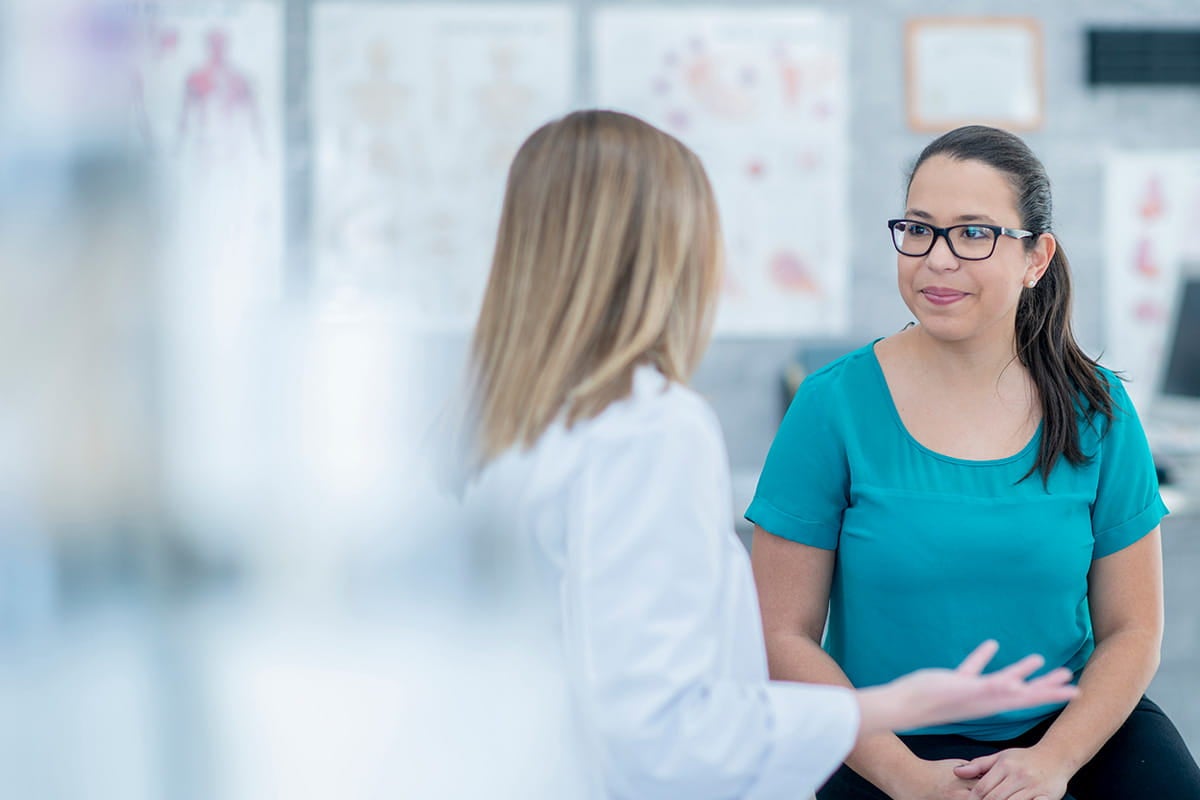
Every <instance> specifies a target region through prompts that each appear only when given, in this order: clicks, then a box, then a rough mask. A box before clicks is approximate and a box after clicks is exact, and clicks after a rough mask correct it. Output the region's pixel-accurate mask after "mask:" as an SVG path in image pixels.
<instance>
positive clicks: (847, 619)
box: [746, 126, 1200, 800]
mask: <svg viewBox="0 0 1200 800" xmlns="http://www.w3.org/2000/svg"><path fill="white" fill-rule="evenodd" d="M1050 205H1051V203H1050V187H1049V181H1048V179H1047V177H1046V173H1045V170H1044V168H1043V167H1042V165H1041V163H1040V162H1039V161H1038V160H1037V158H1036V157H1035V156H1034V155H1033V154H1032V153H1031V152H1030V151H1029V149H1028V148H1027V147H1026V146H1025V144H1024V143H1023V142H1021V140H1020V139H1018V138H1017V137H1015V136H1013V135H1011V134H1008V133H1006V132H1003V131H999V130H996V129H993V128H986V127H982V126H970V127H966V128H960V129H958V130H955V131H951V132H950V133H948V134H945V135H944V136H942V137H940V138H939V139H937V140H935V141H934V142H933V143H931V144H930V145H929V146H928V147H927V148H926V149H925V150H924V152H922V154H921V156H920V157H919V158H918V160H917V163H916V166H915V167H914V170H913V173H912V175H911V177H910V179H909V186H908V194H907V207H906V209H905V211H904V213H903V215H902V218H900V219H896V220H891V221H889V223H888V226H889V228H890V229H891V232H892V236H893V242H894V244H895V246H896V250H897V252H898V254H899V255H898V259H897V263H898V283H899V288H900V293H901V296H902V297H903V299H904V301H905V303H906V304H907V306H908V307H909V309H910V310H911V311H912V313H913V315H914V316H915V317H916V318H917V320H918V324H917V325H915V326H911V327H909V328H907V329H906V330H904V331H902V332H900V333H898V334H896V335H894V336H891V337H888V338H886V339H881V340H878V341H876V342H874V343H872V344H871V345H869V346H867V347H864V348H862V349H860V350H858V351H856V352H853V353H851V354H849V355H848V356H846V357H844V358H842V359H840V360H838V361H836V362H834V363H833V364H830V365H829V366H827V367H825V368H823V369H821V370H819V371H818V372H816V373H814V374H812V375H810V376H809V377H808V378H807V379H806V380H805V381H804V382H803V383H802V384H801V386H800V389H799V390H798V392H797V394H796V397H795V399H794V400H793V402H792V405H791V407H790V408H789V410H788V413H787V415H786V417H785V418H784V421H783V424H782V426H781V427H780V429H779V432H778V434H777V436H776V438H775V441H774V443H773V445H772V447H771V451H770V453H769V455H768V457H767V462H766V465H765V467H764V469H763V473H762V476H761V478H760V480H759V484H758V489H757V491H756V493H755V497H754V500H753V502H752V503H751V504H750V507H749V509H748V510H747V512H746V517H747V518H748V519H749V520H751V521H752V522H754V523H755V525H756V530H755V536H754V545H753V555H752V560H753V564H754V571H755V576H756V580H757V583H758V587H759V597H760V602H761V605H762V614H763V622H764V628H765V631H766V641H767V649H768V655H769V662H770V669H771V673H772V677H775V678H783V679H790V680H803V681H809V682H824V683H830V684H840V685H853V686H864V685H871V684H876V683H881V682H884V681H888V680H891V679H893V678H895V677H896V676H898V675H901V674H903V673H905V672H909V671H911V670H912V669H914V668H916V667H918V666H921V665H924V664H929V663H933V664H939V665H951V664H954V663H957V662H958V661H960V660H961V659H962V657H963V655H964V654H965V653H966V652H968V651H969V650H970V649H971V647H972V646H973V644H974V639H975V638H977V632H978V631H980V630H983V631H985V632H987V633H988V635H991V636H993V637H994V638H996V639H998V640H999V641H1000V642H1001V645H1002V648H1003V649H1002V651H1001V656H1003V654H1004V653H1008V654H1009V657H1010V658H1012V659H1015V658H1016V657H1018V656H1020V655H1022V654H1024V653H1027V652H1039V653H1041V654H1042V655H1044V656H1045V657H1046V668H1047V669H1050V668H1053V667H1060V666H1065V667H1068V668H1070V669H1071V670H1073V671H1074V672H1075V673H1076V675H1077V676H1078V680H1079V687H1080V690H1081V691H1080V695H1079V697H1078V698H1077V699H1076V700H1074V701H1072V702H1071V703H1070V705H1068V706H1067V707H1066V708H1061V707H1053V706H1052V707H1041V708H1035V709H1027V710H1024V711H1019V712H1011V713H1007V714H1001V715H997V716H993V717H988V718H986V719H980V720H975V721H972V722H967V723H959V724H955V725H944V726H938V727H935V728H924V729H919V730H914V731H909V732H907V733H905V734H904V735H902V736H899V737H897V736H896V735H893V734H887V735H881V736H875V737H873V738H869V739H865V740H863V741H862V742H861V743H860V745H859V746H858V748H857V749H856V750H855V751H854V752H853V753H852V754H851V756H850V757H849V758H848V759H847V762H846V764H847V765H846V766H845V767H843V768H842V769H841V770H840V771H839V772H838V773H837V774H835V775H834V777H833V778H832V779H831V780H830V782H829V783H828V784H826V786H825V787H824V788H823V789H822V790H821V792H819V793H818V797H819V798H820V799H821V800H840V799H841V798H877V799H878V798H888V797H891V798H894V800H907V798H929V797H937V798H940V797H961V798H967V797H971V798H987V800H1035V799H1036V798H1043V797H1044V798H1047V800H1060V798H1063V797H1064V796H1069V797H1073V798H1075V800H1107V799H1108V798H1130V797H1154V798H1158V799H1160V800H1171V799H1172V798H1200V769H1198V768H1197V766H1196V764H1195V762H1194V761H1193V760H1192V758H1191V756H1190V755H1189V754H1188V751H1187V748H1186V746H1185V745H1184V744H1183V742H1182V740H1181V738H1180V737H1179V734H1178V732H1177V731H1176V730H1175V728H1174V726H1173V725H1172V724H1171V723H1170V721H1169V720H1168V719H1167V718H1166V717H1165V716H1164V715H1163V714H1162V712H1161V711H1160V710H1159V709H1158V708H1157V706H1155V705H1154V704H1153V703H1151V702H1150V701H1149V700H1146V699H1145V698H1144V697H1143V692H1144V691H1145V689H1146V687H1147V686H1148V685H1149V683H1150V680H1151V678H1152V677H1153V675H1154V671H1155V669H1156V667H1157V664H1158V651H1159V644H1160V641H1161V634H1162V570H1161V545H1160V538H1159V521H1160V520H1161V519H1162V517H1163V516H1165V515H1166V513H1167V509H1166V507H1165V506H1164V505H1163V502H1162V500H1161V498H1160V497H1159V494H1158V483H1157V480H1156V477H1155V471H1154V464H1153V461H1152V460H1151V457H1150V453H1149V448H1148V446H1147V444H1146V439H1145V435H1144V434H1143V432H1142V428H1141V425H1140V423H1139V422H1138V418H1137V414H1136V412H1135V411H1134V408H1133V406H1132V404H1131V403H1130V400H1129V397H1128V395H1127V394H1126V393H1125V390H1124V388H1123V387H1122V385H1121V382H1120V380H1119V379H1118V378H1116V377H1115V376H1114V375H1113V374H1112V373H1111V372H1109V371H1107V370H1105V369H1103V368H1102V367H1100V366H1099V365H1098V364H1097V363H1096V362H1094V361H1093V360H1091V359H1090V358H1088V356H1086V355H1085V354H1084V353H1083V352H1082V350H1081V349H1080V348H1079V346H1078V345H1077V344H1076V342H1075V341H1074V338H1073V336H1072V333H1071V329H1070V275H1069V271H1068V265H1067V260H1066V257H1065V255H1064V254H1063V251H1062V248H1061V247H1060V246H1059V244H1058V242H1057V240H1056V238H1055V236H1054V235H1053V234H1052V233H1051V232H1050V231H1051V208H1050ZM827 614H828V616H827ZM822 642H823V644H824V648H823V649H822V647H821V643H822ZM1002 660H1003V659H1002ZM1068 792H1069V794H1068Z"/></svg>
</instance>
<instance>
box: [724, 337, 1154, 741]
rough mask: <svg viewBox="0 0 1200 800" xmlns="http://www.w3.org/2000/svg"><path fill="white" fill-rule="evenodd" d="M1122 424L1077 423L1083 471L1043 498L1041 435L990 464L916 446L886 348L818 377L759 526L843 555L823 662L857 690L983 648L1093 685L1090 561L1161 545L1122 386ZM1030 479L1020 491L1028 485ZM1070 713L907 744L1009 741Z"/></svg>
mask: <svg viewBox="0 0 1200 800" xmlns="http://www.w3.org/2000/svg"><path fill="white" fill-rule="evenodd" d="M1102 372H1103V375H1104V377H1105V378H1106V380H1107V381H1108V385H1109V388H1110V391H1111V393H1112V398H1113V405H1114V411H1115V418H1114V419H1113V420H1112V422H1111V423H1109V422H1108V421H1107V420H1105V419H1104V418H1103V417H1099V418H1097V419H1096V420H1095V421H1094V423H1093V422H1089V421H1087V420H1086V419H1084V418H1083V416H1082V415H1081V417H1080V423H1079V432H1080V437H1081V438H1080V444H1081V446H1082V448H1083V452H1084V453H1086V454H1088V455H1089V456H1091V458H1090V461H1088V462H1087V463H1085V464H1082V465H1078V466H1076V465H1072V464H1070V463H1068V462H1067V461H1066V459H1064V458H1060V459H1059V460H1058V462H1057V463H1056V464H1055V466H1054V469H1053V470H1052V471H1051V473H1050V476H1049V480H1048V481H1047V482H1046V483H1045V484H1043V482H1042V478H1041V474H1040V473H1035V474H1033V475H1031V476H1029V477H1028V478H1025V477H1024V476H1025V475H1026V473H1028V472H1029V471H1030V468H1031V467H1032V466H1033V463H1034V459H1035V458H1036V456H1037V450H1038V446H1039V443H1040V441H1041V431H1040V429H1039V431H1038V432H1037V433H1036V434H1035V435H1034V437H1033V439H1032V440H1031V441H1030V442H1029V443H1028V444H1027V445H1026V446H1025V448H1024V449H1022V450H1021V452H1019V453H1017V454H1015V455H1013V456H1010V457H1008V458H1003V459H997V460H992V461H968V460H964V459H959V458H952V457H949V456H946V455H943V454H940V453H936V452H934V451H932V450H930V449H928V448H926V447H924V446H922V445H921V444H920V443H919V442H917V441H916V440H915V439H914V438H913V437H912V436H910V435H909V433H908V431H907V429H906V428H905V427H904V424H903V423H902V421H901V419H900V415H899V412H898V411H897V410H896V407H895V404H894V403H893V402H892V398H891V393H890V392H889V390H888V387H887V382H886V380H885V379H884V375H883V370H882V368H881V367H880V365H879V361H878V359H877V358H876V356H875V351H874V345H869V346H867V347H864V348H862V349H859V350H856V351H855V352H853V353H850V354H849V355H847V356H845V357H843V358H841V359H839V360H837V361H835V362H833V363H832V364H829V365H828V366H826V367H824V368H822V369H821V370H818V371H817V372H814V373H813V374H812V375H810V376H808V377H807V378H806V379H805V380H804V382H803V383H802V384H801V385H800V388H799V390H798V391H797V393H796V396H795V398H794V399H793V401H792V403H791V406H790V407H789V409H788V411H787V414H786V415H785V417H784V420H783V423H782V424H781V426H780V428H779V431H778V433H777V434H776V436H775V440H774V442H773V443H772V445H771V449H770V452H769V453H768V455H767V460H766V464H765V466H764V467H763V471H762V475H761V476H760V478H759V482H758V488H757V490H756V492H755V496H754V499H753V501H752V502H751V504H750V507H749V508H748V509H747V511H746V518H747V519H748V520H750V521H751V522H753V523H755V524H756V525H759V526H761V527H762V528H763V529H764V530H766V531H768V532H770V533H772V534H774V535H776V536H781V537H784V538H786V539H791V540H793V541H796V542H802V543H804V544H808V545H812V546H814V547H820V548H823V549H828V550H836V551H837V563H836V567H835V571H834V576H833V585H832V587H831V590H830V609H829V612H830V613H829V621H828V625H827V628H826V636H825V642H824V647H825V649H826V650H827V651H828V652H829V654H830V655H831V656H832V657H833V658H834V659H835V660H836V661H837V663H838V664H839V665H840V666H841V668H842V669H843V670H844V671H845V672H846V674H847V676H848V677H849V678H850V680H851V682H852V683H853V684H854V685H855V686H870V685H875V684H880V683H884V682H887V681H890V680H893V679H895V678H897V677H899V676H901V675H903V674H905V673H907V672H911V671H912V670H915V669H920V668H922V667H953V666H956V665H957V664H958V663H959V662H960V661H962V659H963V658H964V657H965V656H966V655H967V654H968V653H969V652H970V651H971V650H972V649H973V648H974V647H975V646H976V645H978V644H979V642H980V641H981V640H982V639H984V638H994V639H996V640H997V641H999V643H1000V652H999V654H998V655H997V657H996V659H995V660H994V661H993V663H992V665H991V667H990V668H991V669H999V668H1001V667H1003V666H1005V665H1007V664H1010V663H1012V662H1013V661H1016V660H1017V659H1018V658H1020V657H1022V656H1024V655H1026V654H1028V653H1040V654H1041V655H1043V656H1045V658H1046V666H1045V667H1044V668H1043V672H1044V671H1048V670H1050V669H1053V668H1055V667H1064V666H1065V667H1067V668H1068V669H1071V670H1072V671H1074V672H1075V673H1076V675H1078V674H1079V672H1080V671H1081V670H1082V668H1083V665H1084V664H1085V663H1086V661H1087V659H1088V657H1089V656H1090V655H1091V653H1092V650H1093V648H1094V639H1093V635H1092V625H1091V617H1090V614H1089V611H1088V596H1087V591H1088V586H1087V574H1088V569H1089V567H1090V566H1091V562H1092V561H1093V560H1094V559H1097V558H1103V557H1104V556H1107V555H1110V554H1112V553H1115V552H1117V551H1118V550H1121V549H1122V548H1124V547H1127V546H1128V545H1130V544H1132V543H1133V542H1135V541H1137V540H1138V539H1140V538H1142V537H1143V536H1145V535H1146V534H1147V533H1149V532H1150V531H1152V530H1153V529H1154V528H1155V526H1157V525H1158V523H1159V521H1160V520H1161V519H1162V517H1163V516H1165V515H1166V514H1167V508H1166V506H1165V505H1164V504H1163V502H1162V499H1161V498H1160V496H1159V492H1158V479H1157V475H1156V473H1155V469H1154V462H1153V459H1152V458H1151V455H1150V449H1149V446H1148V445H1147V442H1146V437H1145V434H1144V432H1143V430H1142V427H1141V424H1140V422H1139V421H1138V418H1137V414H1136V412H1135V411H1134V408H1133V405H1132V403H1131V402H1130V400H1129V396H1128V395H1127V394H1126V392H1125V390H1124V388H1123V386H1122V385H1121V382H1120V380H1119V379H1117V378H1116V377H1115V376H1114V375H1113V374H1112V373H1111V372H1108V371H1107V370H1104V371H1102ZM1023 478H1024V479H1023ZM1056 708H1058V706H1042V707H1039V708H1033V709H1025V710H1021V711H1013V712H1008V713H1004V714H998V715H995V716H993V717H988V718H986V719H980V720H974V721H970V722H964V723H957V724H952V725H941V726H937V727H932V728H923V729H920V730H916V731H910V733H957V734H962V735H964V736H970V737H973V738H976V739H988V740H999V739H1008V738H1012V737H1015V736H1018V735H1019V734H1021V733H1024V732H1025V731H1026V730H1028V729H1029V728H1032V727H1033V726H1034V725H1036V724H1037V723H1038V722H1039V721H1041V720H1042V719H1044V718H1045V717H1046V716H1048V715H1049V714H1050V713H1051V712H1053V711H1054V710H1056Z"/></svg>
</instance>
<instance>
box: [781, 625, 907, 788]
mask: <svg viewBox="0 0 1200 800" xmlns="http://www.w3.org/2000/svg"><path fill="white" fill-rule="evenodd" d="M768 641H769V647H768V648H767V653H768V662H769V665H770V671H771V677H772V678H773V679H775V680H788V681H800V682H804V683H821V684H827V685H831V686H847V687H850V688H854V686H853V684H851V682H850V679H849V678H848V677H846V673H845V672H843V671H842V668H841V667H839V666H838V664H837V662H836V661H834V660H833V658H832V657H831V656H830V655H829V654H828V653H826V652H825V651H824V650H822V649H821V647H820V646H819V645H817V643H816V642H814V641H813V640H812V639H810V638H809V637H807V636H804V635H803V634H794V633H777V634H774V635H768ZM868 691H870V690H868ZM871 703H872V700H871V699H865V702H864V698H862V696H861V695H860V701H859V707H860V709H861V711H862V714H861V717H862V727H861V729H860V732H859V736H858V741H857V743H856V744H855V747H854V750H853V751H852V752H851V753H850V755H849V756H847V757H846V764H847V765H849V766H850V768H851V769H853V770H854V771H855V772H857V773H858V774H859V775H861V776H863V777H864V778H866V779H867V780H868V781H870V782H871V783H873V784H874V785H876V786H877V787H879V788H880V789H882V790H883V791H885V792H888V793H889V794H891V793H892V792H891V791H890V786H889V779H891V778H894V777H895V776H897V775H900V774H902V773H904V772H905V769H906V767H907V766H908V765H911V764H912V763H913V762H915V761H916V760H917V759H916V756H914V755H913V754H912V751H911V750H909V749H908V747H906V746H905V744H904V743H903V742H901V741H900V739H899V738H898V737H897V736H896V735H895V734H894V733H891V732H889V731H880V730H878V729H877V728H876V726H875V724H873V717H874V716H875V714H874V709H873V708H872V706H871Z"/></svg>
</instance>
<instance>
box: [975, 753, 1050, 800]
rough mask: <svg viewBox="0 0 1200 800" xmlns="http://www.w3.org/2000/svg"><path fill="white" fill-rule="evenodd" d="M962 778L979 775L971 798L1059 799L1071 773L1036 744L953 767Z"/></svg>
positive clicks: (976, 799)
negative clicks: (1065, 770)
mask: <svg viewBox="0 0 1200 800" xmlns="http://www.w3.org/2000/svg"><path fill="white" fill-rule="evenodd" d="M954 774H955V775H957V776H958V777H960V778H963V779H965V780H970V779H972V778H978V779H979V781H978V782H977V783H976V784H975V788H974V789H972V790H971V800H1062V797H1063V795H1065V794H1066V793H1067V781H1069V780H1070V779H1071V776H1070V774H1067V773H1065V772H1064V770H1063V768H1062V766H1061V763H1060V762H1059V761H1058V760H1057V759H1054V758H1050V757H1049V756H1047V755H1045V754H1044V753H1042V751H1040V750H1038V749H1037V748H1036V747H1030V748H1013V749H1011V750H1001V751H1000V752H999V753H994V754H992V755H990V756H980V757H979V758H976V759H974V760H972V761H968V762H967V763H966V764H962V765H960V766H957V767H955V768H954Z"/></svg>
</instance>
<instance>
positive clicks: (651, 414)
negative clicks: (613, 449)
mask: <svg viewBox="0 0 1200 800" xmlns="http://www.w3.org/2000/svg"><path fill="white" fill-rule="evenodd" d="M584 431H586V434H587V435H588V436H590V437H593V438H597V439H605V440H634V441H636V442H637V443H641V444H645V445H646V446H653V445H654V443H655V442H656V441H661V440H662V439H664V438H672V437H677V436H703V437H712V436H717V437H718V438H719V437H720V424H719V423H718V421H717V417H716V414H715V413H714V412H713V410H712V408H711V407H710V406H709V405H708V403H707V401H705V400H704V398H703V397H702V396H701V395H700V394H699V393H698V392H696V391H695V390H694V389H692V388H690V387H689V386H686V385H685V384H682V383H679V382H677V381H671V380H668V379H667V378H666V377H665V376H664V375H663V374H662V373H661V372H659V371H658V370H657V369H655V368H653V367H649V366H643V367H639V368H638V369H637V370H636V371H635V373H634V376H633V388H632V391H631V392H630V393H629V395H628V396H627V397H625V398H623V399H621V400H618V401H617V402H615V403H613V404H611V405H610V406H609V407H608V408H606V409H604V411H602V412H601V413H600V414H598V415H597V416H596V417H595V418H594V419H593V420H590V421H589V422H588V423H584V429H583V430H581V432H584Z"/></svg>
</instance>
